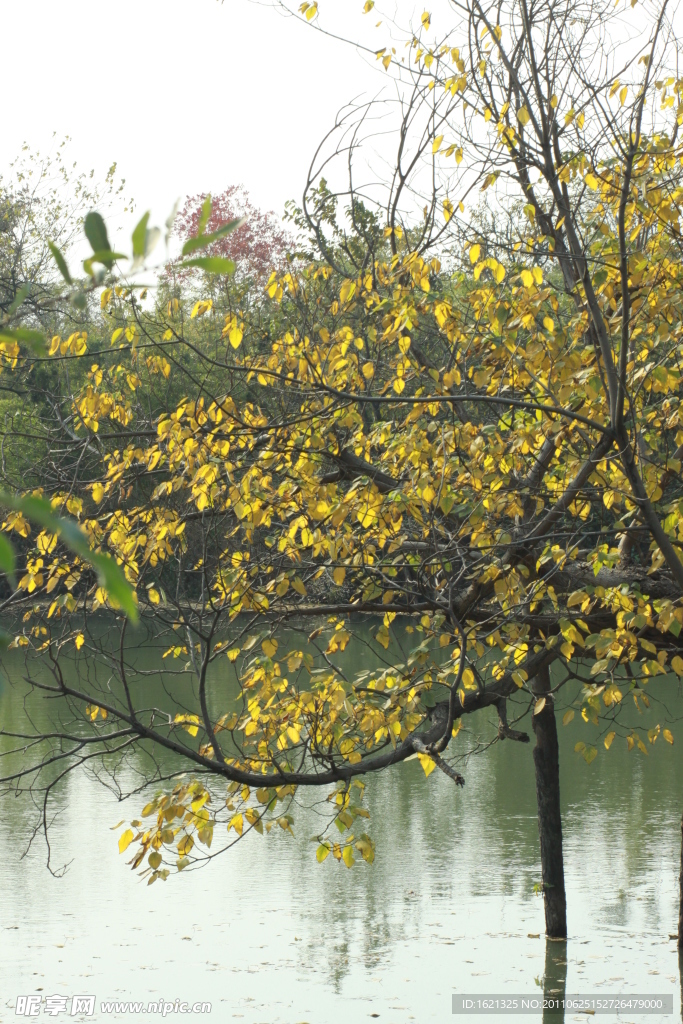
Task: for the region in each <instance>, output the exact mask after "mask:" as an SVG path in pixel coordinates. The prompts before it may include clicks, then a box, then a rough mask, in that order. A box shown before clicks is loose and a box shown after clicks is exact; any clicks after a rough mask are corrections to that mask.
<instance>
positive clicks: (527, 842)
mask: <svg viewBox="0 0 683 1024" xmlns="http://www.w3.org/2000/svg"><path fill="white" fill-rule="evenodd" d="M155 685H156V684H155ZM223 685H225V680H223ZM0 714H1V715H2V720H3V722H4V723H5V727H9V723H13V724H14V725H15V726H16V725H19V724H20V723H21V721H22V715H23V688H22V687H21V685H19V684H16V685H13V686H5V687H4V689H3V690H2V692H1V693H0ZM493 725H494V723H492V724H491V727H492V728H493ZM470 730H481V731H482V734H483V733H484V732H485V730H486V726H485V725H482V724H481V723H474V722H473V723H468V724H467V727H466V730H465V731H464V733H463V735H462V736H461V737H459V739H458V743H459V744H460V745H461V748H462V749H463V750H464V749H466V748H467V746H468V744H470V745H471V744H472V742H473V740H474V739H475V738H476V737H475V736H474V735H473V734H472V733H471V732H470ZM584 735H585V734H584V733H583V732H582V724H581V723H577V722H575V723H572V725H570V726H569V727H567V728H566V729H563V730H561V735H560V742H561V794H562V810H563V824H564V835H565V858H566V865H565V870H566V885H567V896H568V919H569V933H570V939H569V942H568V943H567V944H566V945H565V944H563V943H547V944H546V943H545V942H544V939H543V938H542V931H543V906H542V900H541V898H540V897H538V896H536V895H534V884H535V883H536V882H538V881H539V880H540V865H539V852H538V833H537V823H536V806H535V788H534V777H533V763H532V757H531V748H530V746H526V745H522V744H515V743H511V742H505V743H502V744H498V745H496V746H495V747H494V748H493V749H492V750H491V751H490V752H489V753H488V754H486V755H485V756H482V757H475V758H471V759H470V760H469V761H468V763H467V765H466V768H465V769H464V772H465V774H466V778H467V785H466V787H465V789H464V790H456V788H455V787H454V786H453V785H452V783H450V781H449V780H448V779H446V778H444V777H441V776H440V774H439V773H437V772H435V773H433V774H432V775H431V776H430V778H429V779H427V780H426V779H425V778H424V775H423V773H422V770H421V769H420V767H419V765H418V764H417V763H416V762H410V763H407V764H405V765H402V766H400V767H399V768H398V769H397V770H394V771H392V772H390V773H388V774H387V775H385V776H383V777H379V778H376V779H372V780H370V781H369V783H368V793H367V803H368V806H369V808H370V811H371V814H372V817H371V821H370V826H369V827H370V830H371V832H372V835H373V837H374V838H375V840H376V841H377V850H378V855H377V859H376V861H375V864H374V865H373V866H372V867H367V866H366V865H364V864H359V865H358V866H357V867H355V868H354V869H353V870H352V871H348V870H347V869H346V868H345V867H343V866H342V867H340V866H339V865H338V864H336V863H335V862H333V859H332V858H328V860H327V861H326V862H325V863H324V864H323V865H318V864H317V863H316V862H315V857H314V852H315V846H314V844H312V843H311V842H310V840H309V837H310V836H311V835H313V834H314V833H315V832H317V831H318V829H319V827H320V825H319V816H318V809H317V807H316V799H317V798H316V796H315V795H311V794H303V795H302V797H301V802H300V804H299V807H298V809H297V814H296V822H295V832H296V839H295V840H292V839H291V838H290V837H287V836H285V835H284V834H282V835H275V834H272V835H271V836H269V837H267V838H264V839H261V838H260V837H258V836H255V835H253V836H250V837H249V838H248V839H247V840H246V841H244V842H242V843H240V844H238V846H237V847H236V848H235V849H234V850H233V851H231V852H230V853H229V854H227V855H226V856H225V857H223V858H222V859H219V860H218V861H217V862H215V863H214V864H212V865H210V866H209V867H208V868H207V869H205V870H201V871H197V872H194V873H191V874H185V875H182V876H180V877H178V878H175V879H171V880H169V881H168V882H167V883H165V884H164V883H161V882H157V883H156V884H155V885H154V886H152V887H147V886H146V885H145V884H144V883H142V884H141V883H140V882H139V881H138V879H137V876H136V875H134V874H131V873H130V871H129V870H128V869H127V868H126V866H125V864H124V860H125V858H123V857H119V856H118V853H117V848H116V833H115V832H112V831H110V828H111V826H113V825H115V824H116V823H117V822H118V821H119V820H120V819H121V818H122V817H124V816H126V817H133V816H135V813H136V811H137V810H139V803H137V804H134V805H132V806H129V805H128V804H127V805H124V807H123V808H121V807H120V806H117V804H116V801H115V800H114V798H113V796H107V797H106V799H103V795H102V790H101V787H99V786H98V784H97V783H96V782H95V781H94V780H93V779H91V778H89V777H88V776H86V775H82V774H81V775H74V776H72V777H71V778H70V779H69V780H68V781H67V782H66V784H65V785H64V787H63V788H62V789H61V790H59V791H58V796H57V799H56V802H55V815H56V817H55V822H54V829H53V847H54V856H55V858H56V859H58V860H59V863H64V862H67V861H71V867H70V869H69V871H68V872H67V873H66V875H65V877H64V878H63V879H61V880H56V879H53V878H51V877H50V876H48V875H47V874H46V872H45V868H44V860H45V857H44V850H43V849H42V847H41V846H40V844H38V845H36V846H35V848H34V849H33V850H32V852H31V854H30V855H29V856H28V858H26V859H25V860H21V856H20V855H21V853H22V852H23V850H24V844H25V842H26V839H27V837H28V834H29V832H28V827H29V819H28V815H27V808H26V806H25V805H24V804H23V803H22V802H21V801H9V802H8V801H6V802H5V803H4V804H3V806H2V816H1V818H0V857H1V858H2V864H3V885H2V888H1V889H0V980H1V982H2V984H1V986H0V988H1V991H2V996H3V1000H4V1002H5V1005H6V1007H7V1008H8V1009H7V1012H8V1013H10V1012H12V1011H11V1010H10V1009H9V1007H11V1006H13V1000H14V997H15V996H16V995H18V994H21V993H28V992H34V991H37V990H38V989H41V990H42V991H43V992H44V993H45V994H54V993H60V994H66V995H68V994H73V993H74V992H77V991H78V992H80V991H95V992H97V994H98V997H99V998H105V999H106V998H120V999H152V998H157V997H163V998H175V997H176V996H178V997H180V998H188V999H195V998H197V999H200V998H201V999H209V1000H210V1001H212V1002H213V1004H214V1007H215V1014H214V1019H218V1020H221V1021H222V1020H232V1019H233V1018H234V1019H236V1020H242V1021H244V1022H246V1024H250V1022H253V1024H257V1022H263V1021H269V1022H271V1024H275V1022H280V1021H282V1022H285V1021H288V1022H291V1021H303V1020H308V1021H311V1022H313V1021H316V1022H324V1024H327V1022H330V1024H336V1022H337V1021H339V1022H342V1021H344V1024H347V1022H348V1020H349V1019H352V1020H366V1019H368V1020H369V1019H370V1015H371V1014H373V1013H377V1014H379V1015H380V1022H386V1021H388V1022H394V1024H402V1022H407V1021H411V1020H415V1021H419V1022H423V1021H443V1020H444V1019H446V1018H447V1017H448V1016H449V1015H450V998H451V993H452V992H453V991H461V992H480V993H487V992H489V993H495V992H506V991H507V992H511V993H512V992H526V993H528V994H533V993H534V992H536V993H538V992H539V991H541V990H542V991H544V992H545V993H546V994H559V993H561V992H564V991H570V992H574V993H580V992H593V993H599V992H601V991H602V992H615V991H623V990H629V989H630V990H631V991H639V992H646V993H648V992H649V993H656V992H672V991H675V992H676V997H675V1001H674V1005H675V1007H676V1011H677V1014H676V1019H680V1018H679V1016H678V1007H679V1006H680V994H679V992H678V985H679V974H678V972H679V963H678V957H677V953H676V944H675V941H672V940H669V938H668V936H669V934H670V933H673V932H674V931H675V929H676V919H677V905H676V900H677V875H678V864H679V842H680V826H679V822H680V803H681V793H683V756H682V755H681V746H680V744H677V745H676V746H675V747H673V748H671V747H668V746H664V745H663V744H656V745H655V746H654V747H652V748H651V750H650V754H649V756H648V757H644V756H643V755H641V754H639V753H638V752H634V753H628V751H627V750H626V745H625V744H616V743H615V745H613V747H612V749H611V750H610V752H609V755H606V754H603V753H602V752H601V754H600V755H599V757H598V759H596V761H594V762H593V763H592V764H591V765H586V764H585V762H584V761H583V760H582V759H580V758H578V757H577V756H576V755H575V754H574V750H573V748H574V744H575V743H576V740H577V739H578V738H580V737H582V736H584ZM138 756H139V757H142V755H136V757H138ZM169 763H170V762H169ZM142 767H144V765H143V764H142V762H141V761H135V758H134V759H133V760H132V761H131V762H130V763H129V764H128V765H127V766H126V767H125V772H127V773H128V778H127V779H122V782H124V783H130V782H131V781H132V780H133V778H134V773H135V772H136V771H138V770H140V769H141V768H142ZM278 831H279V830H278ZM539 985H540V986H541V988H540V989H539V987H538V986H539ZM560 1019H561V1017H557V1016H554V1017H552V1020H554V1021H557V1020H560ZM637 1019H638V1018H636V1017H634V1018H633V1020H637ZM642 1019H643V1020H644V1021H648V1022H649V1024H652V1021H653V1018H652V1017H650V1018H642ZM520 1020H522V1021H523V1020H524V1018H520Z"/></svg>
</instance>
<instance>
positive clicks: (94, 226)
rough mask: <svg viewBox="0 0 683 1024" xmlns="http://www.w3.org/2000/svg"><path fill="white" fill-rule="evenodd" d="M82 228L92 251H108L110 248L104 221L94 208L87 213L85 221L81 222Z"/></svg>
mask: <svg viewBox="0 0 683 1024" xmlns="http://www.w3.org/2000/svg"><path fill="white" fill-rule="evenodd" d="M83 230H84V231H85V237H86V238H87V239H88V241H89V242H90V247H91V249H92V251H93V252H94V253H98V252H108V251H109V250H110V249H111V245H110V244H109V238H108V237H107V229H106V227H105V224H104V221H103V220H102V217H101V216H100V214H99V213H97V212H96V211H95V210H91V211H90V213H89V214H87V216H86V218H85V221H84V222H83Z"/></svg>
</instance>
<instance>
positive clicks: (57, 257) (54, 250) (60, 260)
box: [47, 242, 73, 284]
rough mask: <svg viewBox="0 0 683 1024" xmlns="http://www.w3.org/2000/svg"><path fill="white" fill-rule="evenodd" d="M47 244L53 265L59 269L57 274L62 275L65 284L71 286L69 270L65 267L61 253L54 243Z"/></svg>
mask: <svg viewBox="0 0 683 1024" xmlns="http://www.w3.org/2000/svg"><path fill="white" fill-rule="evenodd" d="M47 244H48V247H49V249H50V252H51V253H52V257H53V259H54V261H55V263H56V264H57V266H58V267H59V273H60V274H61V275H62V277H63V278H64V280H65V281H66V283H67V284H72V283H73V282H72V280H71V274H70V273H69V268H68V266H67V265H66V260H65V259H64V257H63V256H62V254H61V252H60V251H59V249H58V248H57V246H56V245H55V243H54V242H48V243H47Z"/></svg>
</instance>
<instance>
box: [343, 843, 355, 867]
mask: <svg viewBox="0 0 683 1024" xmlns="http://www.w3.org/2000/svg"><path fill="white" fill-rule="evenodd" d="M342 858H343V860H344V863H345V864H346V866H347V868H350V867H352V866H353V865H354V864H355V863H356V858H355V857H354V856H353V847H352V846H345V847H344V850H343V853H342Z"/></svg>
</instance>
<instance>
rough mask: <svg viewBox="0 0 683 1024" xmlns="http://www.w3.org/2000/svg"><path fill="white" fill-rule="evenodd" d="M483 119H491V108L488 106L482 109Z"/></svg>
mask: <svg viewBox="0 0 683 1024" xmlns="http://www.w3.org/2000/svg"><path fill="white" fill-rule="evenodd" d="M484 120H485V121H490V120H491V108H490V107H487V108H486V110H485V111H484Z"/></svg>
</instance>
